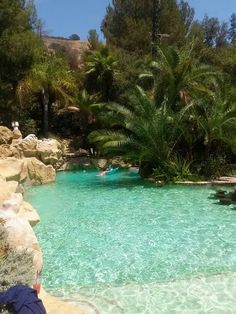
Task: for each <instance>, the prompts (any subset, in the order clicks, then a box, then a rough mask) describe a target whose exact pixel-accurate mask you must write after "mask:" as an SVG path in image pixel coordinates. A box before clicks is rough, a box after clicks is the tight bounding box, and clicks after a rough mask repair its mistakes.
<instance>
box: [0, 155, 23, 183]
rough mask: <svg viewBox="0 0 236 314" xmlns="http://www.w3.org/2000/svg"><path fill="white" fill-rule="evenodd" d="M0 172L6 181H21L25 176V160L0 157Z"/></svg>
mask: <svg viewBox="0 0 236 314" xmlns="http://www.w3.org/2000/svg"><path fill="white" fill-rule="evenodd" d="M0 174H1V176H2V177H3V178H5V179H6V180H7V181H12V180H13V181H18V182H23V181H24V180H25V179H26V178H27V168H26V163H25V160H24V159H17V158H15V157H8V158H5V159H0Z"/></svg>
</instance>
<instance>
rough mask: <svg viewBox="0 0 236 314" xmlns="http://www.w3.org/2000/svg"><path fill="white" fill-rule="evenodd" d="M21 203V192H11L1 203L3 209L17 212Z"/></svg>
mask: <svg viewBox="0 0 236 314" xmlns="http://www.w3.org/2000/svg"><path fill="white" fill-rule="evenodd" d="M22 203H23V196H22V194H21V193H12V194H11V195H10V197H9V198H7V199H6V200H5V201H4V202H3V204H2V210H3V211H12V212H14V213H16V214H17V213H18V212H19V210H20V206H21V204H22Z"/></svg>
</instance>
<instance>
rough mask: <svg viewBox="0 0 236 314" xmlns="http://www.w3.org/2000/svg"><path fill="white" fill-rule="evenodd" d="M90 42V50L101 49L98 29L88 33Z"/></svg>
mask: <svg viewBox="0 0 236 314" xmlns="http://www.w3.org/2000/svg"><path fill="white" fill-rule="evenodd" d="M88 42H89V44H90V49H92V50H96V49H100V48H101V43H100V42H99V36H98V33H97V31H96V29H90V30H89V32H88Z"/></svg>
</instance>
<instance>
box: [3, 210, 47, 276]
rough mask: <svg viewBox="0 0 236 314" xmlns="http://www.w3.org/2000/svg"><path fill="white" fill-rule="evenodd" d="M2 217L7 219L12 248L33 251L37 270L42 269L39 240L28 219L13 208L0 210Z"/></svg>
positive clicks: (6, 224)
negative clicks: (12, 209) (20, 215)
mask: <svg viewBox="0 0 236 314" xmlns="http://www.w3.org/2000/svg"><path fill="white" fill-rule="evenodd" d="M0 218H2V219H3V220H4V221H5V224H4V226H5V228H6V230H7V232H8V243H9V246H10V247H11V248H15V249H23V250H28V251H30V252H32V253H33V257H34V258H33V262H34V270H35V272H36V271H38V272H40V271H41V270H42V265H43V259H42V253H41V250H40V247H39V243H38V240H37V238H36V236H35V234H34V231H33V229H32V227H31V226H30V224H29V223H28V221H26V220H25V219H24V218H21V217H19V216H18V215H17V214H16V213H14V212H13V211H11V210H7V211H3V210H0Z"/></svg>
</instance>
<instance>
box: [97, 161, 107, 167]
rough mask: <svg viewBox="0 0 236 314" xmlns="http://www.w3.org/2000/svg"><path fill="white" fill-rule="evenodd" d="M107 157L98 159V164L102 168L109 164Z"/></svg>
mask: <svg viewBox="0 0 236 314" xmlns="http://www.w3.org/2000/svg"><path fill="white" fill-rule="evenodd" d="M107 162H108V161H107V159H98V161H97V166H98V167H99V168H101V169H103V168H105V167H106V166H107Z"/></svg>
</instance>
